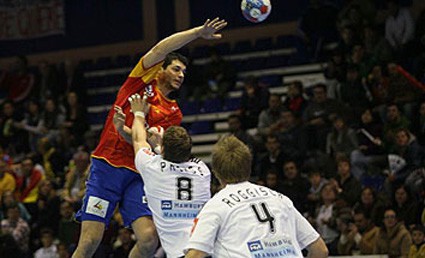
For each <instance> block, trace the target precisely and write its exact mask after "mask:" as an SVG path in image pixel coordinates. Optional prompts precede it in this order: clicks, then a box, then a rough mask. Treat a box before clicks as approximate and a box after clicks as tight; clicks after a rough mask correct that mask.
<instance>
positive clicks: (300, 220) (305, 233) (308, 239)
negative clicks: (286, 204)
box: [292, 206, 320, 249]
mask: <svg viewBox="0 0 425 258" xmlns="http://www.w3.org/2000/svg"><path fill="white" fill-rule="evenodd" d="M292 210H293V213H294V217H295V229H296V234H297V241H298V244H299V246H300V248H301V249H304V248H306V247H307V246H309V245H310V244H311V243H313V242H314V241H316V240H317V239H318V238H319V236H320V235H319V233H317V231H316V230H315V229H314V228H313V226H312V225H311V224H310V222H308V221H307V220H306V219H305V218H304V217H303V215H301V213H300V212H299V211H298V210H297V209H296V208H295V207H294V206H292Z"/></svg>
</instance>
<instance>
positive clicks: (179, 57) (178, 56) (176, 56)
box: [162, 52, 189, 69]
mask: <svg viewBox="0 0 425 258" xmlns="http://www.w3.org/2000/svg"><path fill="white" fill-rule="evenodd" d="M174 60H179V61H180V62H182V63H183V64H184V65H185V66H187V65H188V64H189V61H188V60H187V58H186V57H185V56H183V55H181V54H179V53H177V52H171V53H169V54H168V55H167V56H166V57H165V59H164V63H163V64H162V68H164V69H165V68H167V66H169V65H170V64H171V63H172V62H173V61H174Z"/></svg>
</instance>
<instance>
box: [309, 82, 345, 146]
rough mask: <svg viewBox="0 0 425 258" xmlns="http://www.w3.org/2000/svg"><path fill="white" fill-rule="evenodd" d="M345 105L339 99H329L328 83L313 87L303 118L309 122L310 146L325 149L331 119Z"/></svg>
mask: <svg viewBox="0 0 425 258" xmlns="http://www.w3.org/2000/svg"><path fill="white" fill-rule="evenodd" d="M343 110H344V109H343V106H342V104H340V103H339V102H338V101H336V100H333V99H328V98H327V95H326V85H324V84H317V85H315V86H314V88H313V99H312V101H311V102H310V103H309V105H308V106H307V108H306V109H305V111H304V114H303V116H304V117H303V120H304V122H305V123H306V124H307V126H308V127H307V129H308V136H309V141H310V144H309V145H308V146H309V147H310V148H313V149H319V150H321V151H325V146H326V135H327V134H328V132H329V131H330V129H331V124H330V121H331V119H332V118H333V117H334V116H335V115H336V114H337V113H339V112H344V111H343Z"/></svg>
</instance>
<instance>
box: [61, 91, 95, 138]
mask: <svg viewBox="0 0 425 258" xmlns="http://www.w3.org/2000/svg"><path fill="white" fill-rule="evenodd" d="M66 97H67V98H66V105H65V121H64V122H63V123H62V127H64V128H66V129H67V130H68V131H69V133H70V136H71V141H72V143H73V145H74V146H79V145H81V144H82V143H83V142H84V138H83V136H84V133H85V132H86V131H87V130H88V129H89V126H88V124H87V120H86V112H87V111H86V109H85V108H84V107H83V106H82V105H81V103H80V102H79V98H78V95H77V93H75V92H72V91H71V92H69V93H68V94H67V95H66Z"/></svg>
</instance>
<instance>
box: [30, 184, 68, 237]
mask: <svg viewBox="0 0 425 258" xmlns="http://www.w3.org/2000/svg"><path fill="white" fill-rule="evenodd" d="M60 204H61V202H60V198H59V196H58V194H57V192H56V190H55V189H54V188H53V183H52V181H50V180H43V181H41V182H40V189H39V191H38V198H37V216H36V220H35V221H34V223H33V225H32V226H33V228H35V229H37V231H36V233H38V232H39V231H40V230H41V229H43V228H50V229H51V230H53V232H54V233H57V232H58V226H59V220H60V213H59V208H60Z"/></svg>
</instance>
